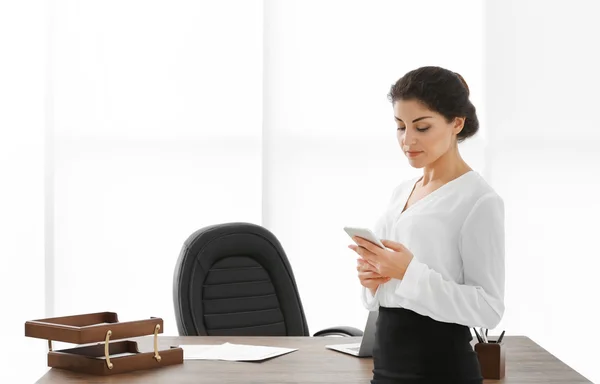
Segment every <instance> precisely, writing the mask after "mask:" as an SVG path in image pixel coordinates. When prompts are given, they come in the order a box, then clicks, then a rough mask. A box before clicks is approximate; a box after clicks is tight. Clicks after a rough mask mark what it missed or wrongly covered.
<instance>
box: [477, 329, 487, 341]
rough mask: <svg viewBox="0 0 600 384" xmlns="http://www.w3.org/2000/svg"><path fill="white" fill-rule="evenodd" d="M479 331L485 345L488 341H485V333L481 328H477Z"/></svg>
mask: <svg viewBox="0 0 600 384" xmlns="http://www.w3.org/2000/svg"><path fill="white" fill-rule="evenodd" d="M479 331H481V338H482V339H483V342H484V343H487V342H488V339H487V336H486V332H485V331H486V330H485V329H484V328H483V327H482V328H479Z"/></svg>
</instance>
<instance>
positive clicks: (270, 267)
mask: <svg viewBox="0 0 600 384" xmlns="http://www.w3.org/2000/svg"><path fill="white" fill-rule="evenodd" d="M173 301H174V305H175V318H176V321H177V328H178V331H179V334H180V335H182V336H183V335H194V336H217V335H219V336H309V332H308V326H307V323H306V318H305V316H304V309H303V308H302V303H301V301H300V295H299V293H298V288H297V286H296V280H295V279H294V274H293V272H292V268H291V266H290V263H289V261H288V259H287V256H286V254H285V252H284V250H283V247H282V246H281V244H280V243H279V241H278V240H277V238H276V237H275V235H273V234H272V233H271V232H270V231H269V230H267V229H266V228H264V227H261V226H259V225H255V224H250V223H225V224H217V225H212V226H208V227H204V228H201V229H199V230H198V231H196V232H194V233H193V234H192V235H190V236H189V237H188V239H187V240H186V241H185V243H184V245H183V247H182V249H181V253H180V254H179V259H178V261H177V265H176V267H175V274H174V279H173Z"/></svg>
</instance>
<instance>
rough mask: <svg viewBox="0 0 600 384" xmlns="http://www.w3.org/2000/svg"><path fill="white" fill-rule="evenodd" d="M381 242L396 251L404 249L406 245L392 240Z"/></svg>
mask: <svg viewBox="0 0 600 384" xmlns="http://www.w3.org/2000/svg"><path fill="white" fill-rule="evenodd" d="M381 243H382V244H383V245H385V246H386V248H389V249H392V250H394V251H403V250H404V245H402V244H400V243H397V242H395V241H392V240H381Z"/></svg>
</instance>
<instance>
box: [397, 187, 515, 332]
mask: <svg viewBox="0 0 600 384" xmlns="http://www.w3.org/2000/svg"><path fill="white" fill-rule="evenodd" d="M504 239H505V233H504V202H503V200H502V198H500V196H498V195H496V194H495V193H488V194H486V195H484V196H482V197H481V198H480V199H479V200H478V201H477V202H476V203H475V205H474V206H473V208H472V209H471V211H470V213H469V214H468V215H467V217H466V219H465V221H464V224H463V226H462V228H461V231H460V238H459V243H458V246H459V250H460V256H461V258H462V263H463V271H464V275H463V276H464V284H459V283H457V282H454V281H449V280H446V279H444V278H443V276H442V275H441V274H440V273H438V272H436V271H435V270H433V269H431V268H429V267H428V266H427V265H426V264H424V263H422V262H420V261H418V259H417V257H416V255H415V257H414V258H413V260H412V261H411V263H410V264H409V266H408V268H407V270H406V273H405V275H404V278H403V280H401V281H398V283H397V286H396V288H395V291H394V292H395V294H396V295H398V296H401V297H402V298H404V299H406V301H407V303H406V304H407V305H409V304H410V303H414V306H415V307H418V308H419V309H421V311H424V312H426V313H427V314H430V315H431V317H432V318H435V319H437V320H439V321H445V322H452V323H457V324H463V325H467V326H478V327H484V328H488V329H493V328H495V327H496V326H497V325H498V323H499V322H500V320H501V319H502V316H503V314H504V278H505V271H504V268H505V265H504V257H505V256H504V250H505V246H504Z"/></svg>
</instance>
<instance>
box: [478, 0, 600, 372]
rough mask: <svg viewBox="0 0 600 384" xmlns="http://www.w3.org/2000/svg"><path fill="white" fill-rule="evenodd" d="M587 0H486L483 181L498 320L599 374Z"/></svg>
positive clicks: (597, 80)
mask: <svg viewBox="0 0 600 384" xmlns="http://www.w3.org/2000/svg"><path fill="white" fill-rule="evenodd" d="M599 12H600V6H599V4H598V2H596V1H531V0H528V1H522V0H518V1H517V0H513V1H502V2H492V1H490V2H487V3H486V10H485V14H486V17H485V20H486V23H485V25H486V29H485V32H486V50H485V84H486V87H485V104H486V108H487V116H486V123H487V126H488V131H489V133H490V140H489V143H490V149H489V161H490V164H491V165H492V168H491V173H490V175H491V182H492V184H493V185H494V186H495V187H496V188H497V189H498V191H499V192H500V194H501V195H502V196H503V197H504V199H505V203H506V211H507V212H506V214H507V217H506V220H507V284H506V289H507V295H506V305H507V310H506V315H505V318H504V320H503V324H501V325H500V326H504V327H505V328H506V329H507V332H510V333H517V334H524V335H527V336H529V337H531V338H532V339H533V340H534V341H536V342H538V343H539V344H541V345H542V346H543V347H544V348H546V349H548V350H549V351H550V352H551V353H553V354H554V355H555V356H557V357H558V358H559V359H561V360H563V361H564V362H565V363H567V364H568V365H570V366H571V367H573V368H574V369H576V370H577V371H579V372H580V373H581V374H583V375H584V376H586V377H587V378H588V379H590V380H592V381H593V382H600V369H599V367H598V364H597V363H598V354H597V353H596V354H594V353H592V352H591V350H592V348H591V347H590V346H592V345H595V344H597V343H598V342H600V336H599V335H598V334H597V333H596V332H595V329H596V328H597V319H598V316H599V315H600V310H599V309H598V306H597V305H596V304H595V303H597V302H598V297H597V296H598V293H600V289H599V288H598V285H597V281H598V276H597V275H598V273H597V271H598V269H599V268H600V262H599V261H598V256H599V255H600V254H599V253H598V250H597V248H598V247H597V238H598V236H597V233H596V232H597V228H598V225H597V224H596V223H595V218H597V217H599V216H600V203H599V202H598V196H600V181H599V179H598V175H599V171H598V164H599V163H600V151H598V148H599V146H600V123H599V122H598V121H599V120H598V116H597V109H598V108H597V103H598V96H597V94H598V89H599V87H600V77H599V75H598V68H600V59H599V58H598V55H597V46H598V38H597V37H598V36H600V26H599V25H598V22H597V17H596V16H597V15H598V14H599Z"/></svg>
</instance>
